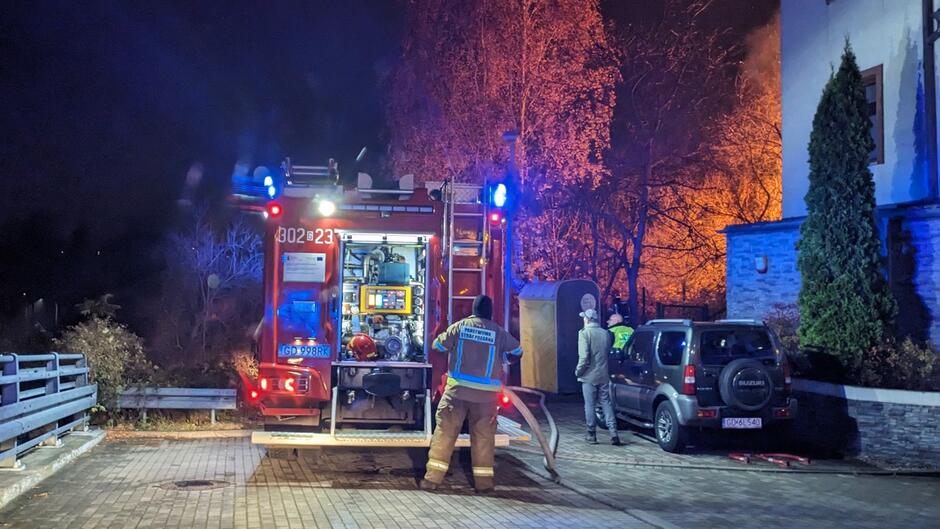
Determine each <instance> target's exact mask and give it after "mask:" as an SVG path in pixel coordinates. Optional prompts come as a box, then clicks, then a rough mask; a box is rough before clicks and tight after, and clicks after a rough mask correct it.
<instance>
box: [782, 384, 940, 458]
mask: <svg viewBox="0 0 940 529" xmlns="http://www.w3.org/2000/svg"><path fill="white" fill-rule="evenodd" d="M793 389H794V396H795V397H796V398H797V399H798V400H799V407H800V409H799V413H798V415H797V418H796V420H795V421H794V425H793V432H792V433H793V435H794V440H795V441H797V442H798V443H802V444H804V445H806V446H807V447H809V448H812V449H814V450H815V451H822V452H823V453H831V452H835V453H838V454H842V455H845V456H850V457H859V458H861V459H866V460H869V461H872V462H874V463H877V464H879V465H880V466H888V467H903V468H932V469H940V421H938V419H937V418H938V417H940V393H926V392H919V391H899V390H885V389H871V388H859V387H853V386H840V385H836V384H827V383H823V382H815V381H812V380H794V384H793Z"/></svg>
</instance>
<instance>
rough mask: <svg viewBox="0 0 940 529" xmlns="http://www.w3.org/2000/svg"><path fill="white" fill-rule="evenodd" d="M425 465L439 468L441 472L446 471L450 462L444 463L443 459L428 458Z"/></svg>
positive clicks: (435, 468)
mask: <svg viewBox="0 0 940 529" xmlns="http://www.w3.org/2000/svg"><path fill="white" fill-rule="evenodd" d="M427 467H428V468H431V469H434V470H440V471H441V472H447V469H448V468H449V467H450V464H449V463H445V462H444V461H441V460H440V459H431V458H428V464H427Z"/></svg>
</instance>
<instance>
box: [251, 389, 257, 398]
mask: <svg viewBox="0 0 940 529" xmlns="http://www.w3.org/2000/svg"><path fill="white" fill-rule="evenodd" d="M251 400H258V392H257V391H256V390H251Z"/></svg>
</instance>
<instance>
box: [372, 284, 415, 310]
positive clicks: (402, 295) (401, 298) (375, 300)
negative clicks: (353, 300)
mask: <svg viewBox="0 0 940 529" xmlns="http://www.w3.org/2000/svg"><path fill="white" fill-rule="evenodd" d="M359 312H360V313H361V314H411V287H386V286H372V285H363V286H361V287H359Z"/></svg>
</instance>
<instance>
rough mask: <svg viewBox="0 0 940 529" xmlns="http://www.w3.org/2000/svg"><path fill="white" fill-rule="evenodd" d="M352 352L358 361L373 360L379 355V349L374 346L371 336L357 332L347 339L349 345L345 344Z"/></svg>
mask: <svg viewBox="0 0 940 529" xmlns="http://www.w3.org/2000/svg"><path fill="white" fill-rule="evenodd" d="M347 347H348V348H349V350H350V351H352V354H353V355H354V356H355V357H356V360H359V361H360V362H365V361H367V360H375V359H377V358H378V357H379V351H378V349H377V348H376V347H375V340H373V339H372V337H371V336H369V335H368V334H365V333H359V334H357V335H355V336H353V337H352V339H351V340H349V345H348V346H347Z"/></svg>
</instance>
